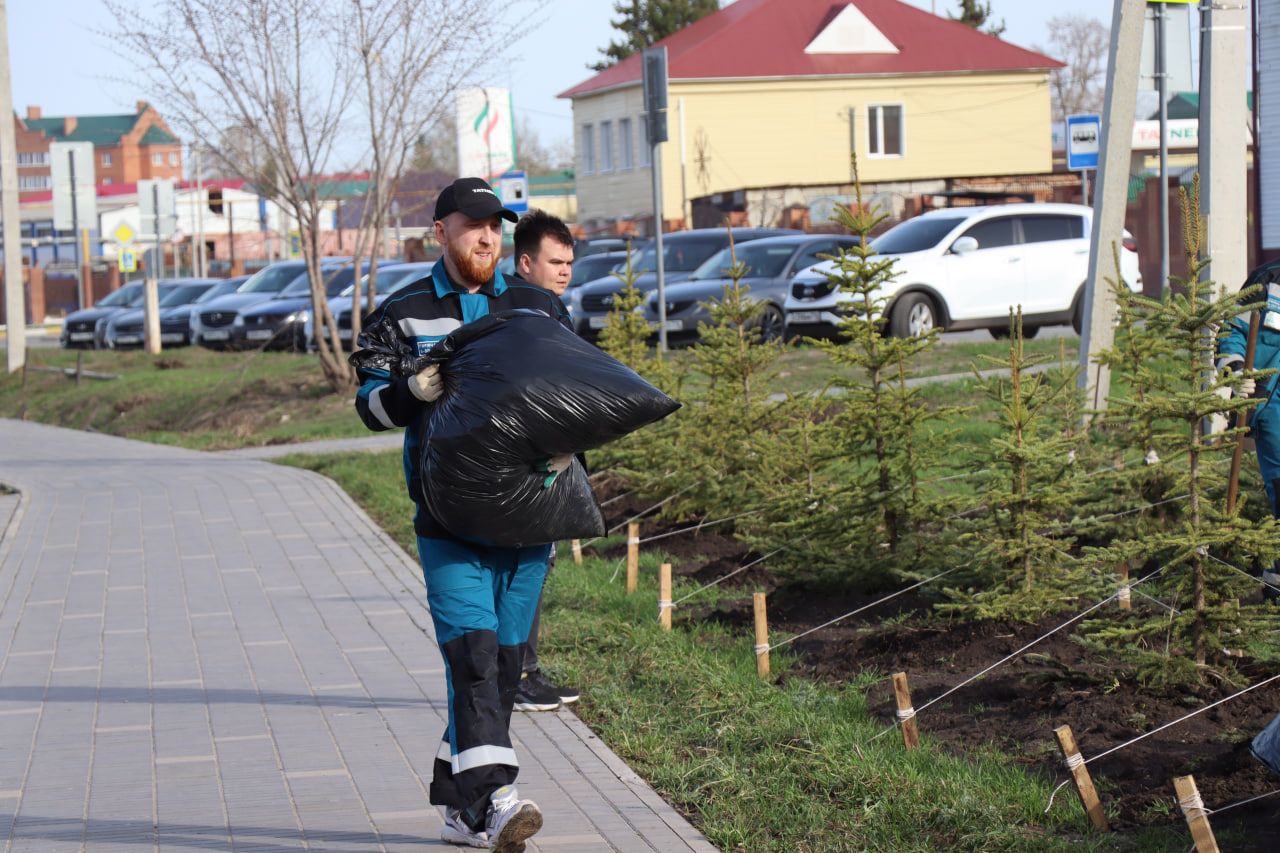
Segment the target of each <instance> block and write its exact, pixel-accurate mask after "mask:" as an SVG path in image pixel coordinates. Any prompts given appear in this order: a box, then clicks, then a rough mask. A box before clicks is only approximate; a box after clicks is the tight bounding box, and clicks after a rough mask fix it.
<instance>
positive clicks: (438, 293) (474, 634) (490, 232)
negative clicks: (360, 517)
mask: <svg viewBox="0 0 1280 853" xmlns="http://www.w3.org/2000/svg"><path fill="white" fill-rule="evenodd" d="M503 219H507V220H509V221H511V222H514V221H515V220H516V215H515V214H514V213H512V212H511V211H510V210H508V209H506V208H505V207H503V206H502V202H500V201H499V200H498V197H497V195H496V194H494V192H493V190H492V189H490V188H489V185H488V184H487V183H485V182H484V181H482V180H480V179H479V178H460V179H459V180H457V181H454V182H453V184H451V185H450V186H448V187H446V188H445V190H444V191H443V192H441V194H440V197H439V198H438V199H437V201H436V208H435V236H436V240H437V241H438V242H439V243H440V246H441V247H442V248H443V250H444V254H443V256H442V257H441V258H440V260H439V261H437V262H436V264H435V266H434V267H432V270H431V277H430V278H428V279H425V280H423V281H422V282H420V283H418V284H415V285H413V286H411V287H408V288H406V289H405V290H403V291H400V292H399V293H396V294H395V295H394V296H392V297H391V298H390V299H388V300H387V301H386V302H384V303H383V304H382V306H381V307H380V308H378V310H377V311H375V312H374V313H373V315H372V316H370V318H369V321H368V324H367V326H366V328H374V327H375V326H377V325H379V324H381V323H382V321H383V320H384V319H388V320H390V321H391V323H392V324H393V325H394V327H395V329H396V330H397V331H398V334H400V335H401V336H402V337H403V339H404V340H405V341H406V342H407V343H410V344H411V345H412V346H413V347H414V348H415V349H416V351H417V352H419V353H425V352H427V351H428V350H430V349H431V347H432V346H434V345H435V344H436V342H438V341H439V340H441V339H442V338H444V337H445V336H446V335H448V334H449V333H450V332H452V331H453V330H454V329H457V328H458V327H460V326H462V325H463V324H464V323H470V322H472V321H473V320H478V319H479V318H481V317H484V316H485V315H487V314H489V313H491V312H495V311H503V310H510V309H518V308H530V309H534V310H538V311H543V312H545V313H547V314H549V315H550V316H552V317H556V318H558V319H560V320H561V321H562V322H564V321H565V320H566V317H565V310H564V306H563V305H562V304H561V303H560V300H559V299H558V298H556V296H555V295H554V294H552V293H550V292H548V291H546V290H544V289H542V288H539V287H534V286H532V285H529V284H525V283H523V282H516V281H511V282H508V281H505V280H504V279H503V277H502V274H501V273H499V272H498V271H497V265H498V258H499V255H500V252H501V248H502V220H503ZM366 345H367V341H366V340H365V339H364V337H363V336H361V340H360V341H359V346H360V347H361V348H363V347H365V346H366ZM360 379H361V381H362V382H363V384H362V385H361V386H360V389H359V391H358V392H357V394H356V410H357V412H359V414H360V417H361V419H362V420H363V421H364V422H365V425H366V426H368V427H369V428H370V429H373V430H387V429H393V428H395V427H405V428H406V429H405V450H404V464H405V483H406V485H407V487H408V489H409V496H410V497H411V498H412V499H413V501H414V503H415V504H416V505H417V512H416V515H415V516H414V530H415V532H416V533H417V537H418V556H419V559H420V560H421V562H422V571H423V576H424V578H425V579H426V586H427V603H428V605H430V608H431V619H432V622H433V624H434V625H435V634H436V642H437V643H439V644H440V651H441V654H442V655H443V657H444V664H445V682H446V686H447V688H448V696H449V723H448V727H447V728H446V729H445V735H444V742H443V743H442V744H441V745H440V749H439V751H438V753H437V755H436V762H435V769H434V773H433V778H432V781H431V795H430V798H431V802H432V803H433V804H435V805H438V806H441V807H443V809H444V819H445V823H444V830H443V832H442V833H441V837H442V839H443V840H445V841H447V842H449V843H452V844H461V845H467V846H471V847H489V848H491V849H493V850H496V851H500V853H518V851H522V850H524V849H525V844H524V842H525V840H526V839H528V838H529V837H530V836H531V835H533V834H534V833H535V832H537V831H538V830H539V829H540V828H541V827H542V813H541V811H540V810H539V809H538V807H537V805H536V804H534V803H533V802H531V801H529V800H522V799H520V798H519V795H518V793H517V792H516V787H515V780H516V775H517V773H518V771H519V762H518V761H517V760H516V754H515V750H514V749H512V746H511V735H510V731H509V730H510V726H511V710H512V704H513V702H514V700H515V694H516V687H517V684H518V683H519V680H520V671H521V664H522V662H523V658H524V645H525V641H526V640H527V638H528V636H529V629H530V626H531V623H532V621H533V613H534V608H535V606H536V604H537V601H538V596H539V595H540V594H541V591H542V582H543V579H544V578H545V577H546V573H547V556H548V554H549V552H550V550H551V546H550V545H537V546H532V547H527V548H498V547H486V546H482V545H477V544H475V543H472V542H465V541H462V540H459V539H457V538H455V537H454V536H452V535H451V534H450V533H449V532H448V531H447V530H445V529H444V528H443V527H441V525H440V524H439V523H438V522H437V521H436V520H435V519H434V518H433V517H432V515H431V512H430V510H429V508H428V507H427V505H426V502H425V498H424V496H423V494H422V489H421V486H420V482H419V472H418V470H417V468H418V464H419V461H418V457H419V454H420V453H421V448H422V443H423V440H424V438H425V433H426V429H427V427H428V423H429V418H430V414H431V406H432V404H433V403H434V402H435V401H436V400H437V399H439V398H440V396H441V395H442V394H443V393H444V387H443V382H442V379H441V376H440V373H439V370H438V369H437V368H436V367H435V366H434V365H433V366H431V367H428V368H425V369H424V370H422V371H421V372H420V373H418V374H417V375H415V376H409V377H397V376H393V375H391V374H390V373H388V372H387V371H385V370H379V369H370V368H361V370H360ZM570 461H571V457H569V456H563V457H557V458H554V459H551V460H548V464H547V468H548V474H549V478H548V479H550V477H554V476H555V474H558V473H559V472H561V471H563V470H564V469H565V468H567V467H568V466H569V463H570Z"/></svg>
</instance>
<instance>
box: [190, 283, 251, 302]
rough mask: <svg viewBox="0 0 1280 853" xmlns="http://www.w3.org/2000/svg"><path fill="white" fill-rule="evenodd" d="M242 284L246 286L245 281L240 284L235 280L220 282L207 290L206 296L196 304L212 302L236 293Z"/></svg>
mask: <svg viewBox="0 0 1280 853" xmlns="http://www.w3.org/2000/svg"><path fill="white" fill-rule="evenodd" d="M242 284H244V282H243V281H239V282H238V281H236V280H235V279H227V280H226V281H220V282H218V283H217V284H215V285H214V286H213V287H211V288H209V289H208V290H206V291H205V292H204V295H203V296H201V297H200V298H199V299H197V300H196V302H211V301H213V300H214V299H217V298H218V297H219V296H226V295H227V294H228V293H235V292H236V289H237V288H238V287H240V285H242Z"/></svg>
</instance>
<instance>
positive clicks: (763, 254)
mask: <svg viewBox="0 0 1280 853" xmlns="http://www.w3.org/2000/svg"><path fill="white" fill-rule="evenodd" d="M795 251H796V247H795V244H793V243H784V244H782V245H769V244H768V243H765V244H763V245H761V244H759V243H745V244H743V245H741V246H737V247H735V248H734V249H733V250H732V251H730V250H729V249H728V248H725V249H721V250H720V251H718V252H716V253H715V254H714V255H712V256H711V257H710V258H708V259H707V261H706V262H705V263H704V264H703V265H702V266H700V267H698V269H697V271H696V272H695V273H694V274H693V275H691V276H690V277H689V278H690V279H691V280H694V281H702V280H705V279H713V278H728V277H729V268H730V267H731V266H733V262H734V261H735V260H736V261H737V262H738V263H739V264H740V265H742V266H744V267H746V269H747V272H746V275H747V276H759V277H761V278H774V277H776V276H780V275H782V271H783V270H784V269H786V267H787V261H789V260H790V259H791V256H792V255H794V254H795Z"/></svg>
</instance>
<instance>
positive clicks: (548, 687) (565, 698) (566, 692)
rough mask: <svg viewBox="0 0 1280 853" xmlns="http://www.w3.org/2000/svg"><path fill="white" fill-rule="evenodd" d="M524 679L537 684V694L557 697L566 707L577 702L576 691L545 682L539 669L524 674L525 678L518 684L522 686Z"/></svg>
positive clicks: (545, 679)
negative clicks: (552, 694)
mask: <svg viewBox="0 0 1280 853" xmlns="http://www.w3.org/2000/svg"><path fill="white" fill-rule="evenodd" d="M525 679H527V680H528V681H530V682H532V683H534V684H537V685H538V691H539V693H541V694H543V695H548V694H551V693H554V694H555V695H557V696H559V697H560V701H561V702H563V703H564V704H566V705H571V704H573V703H574V702H577V701H578V698H579V696H578V691H577V690H574V689H573V688H572V687H565V686H564V685H562V684H552V683H551V682H550V681H548V680H547V677H546V676H545V675H543V674H542V670H540V669H535V670H534V671H533V672H529V673H525V676H524V678H523V679H521V682H520V683H521V684H523V683H524V681H525Z"/></svg>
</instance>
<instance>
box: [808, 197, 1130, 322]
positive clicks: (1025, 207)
mask: <svg viewBox="0 0 1280 853" xmlns="http://www.w3.org/2000/svg"><path fill="white" fill-rule="evenodd" d="M1092 222H1093V211H1092V210H1091V209H1090V208H1087V207H1084V206H1083V205H1079V204H1039V203H1033V204H1006V205H995V206H990V207H962V208H947V209H944V210H934V211H930V212H929V213H926V214H923V215H922V216H917V217H916V218H914V219H909V220H907V221H906V222H901V223H899V224H898V225H895V226H894V227H893V228H890V229H889V230H888V231H886V232H885V233H883V234H881V235H880V236H879V237H877V238H875V239H874V240H873V241H872V242H871V245H872V246H874V247H875V249H876V251H877V252H878V253H879V254H881V255H885V256H889V257H893V258H894V259H896V263H895V264H894V271H895V273H896V277H895V278H894V280H893V281H892V282H891V283H889V284H888V285H887V286H886V287H885V289H884V294H885V295H886V296H887V297H889V301H888V303H887V304H886V306H885V313H886V315H887V316H888V326H889V333H890V334H892V335H895V336H899V337H906V336H908V335H919V334H921V333H923V332H925V331H928V330H929V329H931V328H933V327H935V326H937V327H939V328H942V329H946V330H947V331H960V330H963V329H990V330H991V333H992V335H993V336H995V337H1002V336H1004V335H1007V334H1008V328H1009V309H1011V308H1014V307H1016V306H1018V305H1021V306H1022V314H1023V324H1024V325H1023V328H1024V333H1025V335H1026V337H1031V336H1033V335H1034V334H1035V333H1036V332H1037V331H1039V328H1040V327H1041V326H1052V325H1059V324H1065V323H1070V324H1071V325H1072V326H1073V327H1075V330H1076V332H1077V333H1078V332H1079V331H1080V324H1081V316H1082V314H1083V312H1084V283H1085V278H1086V277H1087V276H1088V271H1089V230H1090V228H1091V227H1092ZM1117 248H1118V249H1119V254H1120V272H1121V275H1122V276H1123V277H1124V281H1125V284H1127V285H1128V286H1129V288H1130V289H1131V290H1134V291H1140V290H1141V289H1142V275H1141V273H1140V272H1139V271H1138V247H1137V244H1136V243H1135V242H1134V239H1133V237H1132V236H1131V235H1130V234H1129V232H1128V231H1125V232H1124V235H1123V238H1122V240H1121V244H1120V245H1119V246H1118V247H1117ZM833 266H834V263H833V262H831V261H827V262H824V263H821V264H818V265H817V266H814V267H810V268H809V269H807V270H805V271H804V272H802V273H800V274H799V275H798V276H796V278H795V279H793V280H792V283H791V292H790V293H789V294H788V295H787V301H786V305H785V312H786V324H787V335H788V336H797V335H809V336H811V337H829V336H831V335H833V334H835V332H836V330H837V328H838V327H839V325H840V320H841V315H842V314H843V313H847V311H848V309H847V308H846V307H845V306H846V305H847V304H848V303H849V301H850V300H851V299H852V297H851V296H849V295H848V294H845V293H841V292H839V291H838V290H837V289H836V288H835V286H834V285H833V284H832V283H831V281H830V280H829V279H828V278H827V276H826V272H827V271H829V270H831V269H832V268H833ZM1110 267H1111V265H1110V263H1108V264H1106V265H1104V267H1103V269H1104V278H1114V276H1115V272H1114V270H1112V269H1110Z"/></svg>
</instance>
